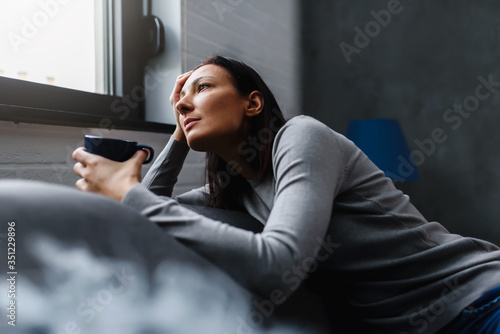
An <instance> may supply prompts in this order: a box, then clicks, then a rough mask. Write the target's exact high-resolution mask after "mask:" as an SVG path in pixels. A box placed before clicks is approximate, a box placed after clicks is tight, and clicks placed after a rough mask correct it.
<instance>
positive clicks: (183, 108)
mask: <svg viewBox="0 0 500 334" xmlns="http://www.w3.org/2000/svg"><path fill="white" fill-rule="evenodd" d="M175 108H176V109H177V111H179V112H180V113H181V114H182V115H186V114H187V113H188V112H190V111H192V110H193V106H192V104H191V102H190V101H189V99H188V98H186V95H184V96H183V97H182V98H181V99H180V100H179V101H178V102H177V104H176V105H175Z"/></svg>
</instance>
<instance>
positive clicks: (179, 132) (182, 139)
mask: <svg viewBox="0 0 500 334" xmlns="http://www.w3.org/2000/svg"><path fill="white" fill-rule="evenodd" d="M172 137H174V138H175V139H177V141H180V142H183V143H186V136H185V135H184V131H182V129H181V128H180V127H176V128H175V131H174V133H172Z"/></svg>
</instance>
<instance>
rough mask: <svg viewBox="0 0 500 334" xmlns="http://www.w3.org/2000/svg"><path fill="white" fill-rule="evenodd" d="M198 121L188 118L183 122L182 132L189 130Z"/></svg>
mask: <svg viewBox="0 0 500 334" xmlns="http://www.w3.org/2000/svg"><path fill="white" fill-rule="evenodd" d="M199 121H200V120H199V119H193V118H188V119H186V120H185V121H184V130H186V131H187V130H189V129H191V128H192V127H193V126H194V125H195V124H196V123H198V122H199Z"/></svg>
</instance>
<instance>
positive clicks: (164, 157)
mask: <svg viewBox="0 0 500 334" xmlns="http://www.w3.org/2000/svg"><path fill="white" fill-rule="evenodd" d="M188 153H189V146H188V145H187V144H186V143H183V142H180V141H178V140H176V139H175V138H174V137H173V136H172V137H170V139H169V141H168V143H167V145H166V146H165V148H164V149H163V150H162V152H161V153H160V154H159V155H158V157H157V158H156V160H155V162H154V163H153V165H152V166H151V168H150V169H149V170H148V172H147V173H146V175H145V176H144V178H143V179H142V184H143V185H144V186H146V187H147V188H148V189H149V190H150V191H151V192H153V193H154V194H156V195H159V196H166V197H171V196H172V192H173V189H174V186H175V184H176V183H177V178H178V176H179V173H180V171H181V169H182V166H183V165H184V161H185V160H186V156H187V154H188ZM205 191H206V190H205V187H201V188H198V189H193V190H191V191H188V192H187V193H184V194H182V195H179V196H178V197H176V200H177V201H179V202H180V203H186V204H197V205H202V204H203V203H204V202H205V201H204V199H205Z"/></svg>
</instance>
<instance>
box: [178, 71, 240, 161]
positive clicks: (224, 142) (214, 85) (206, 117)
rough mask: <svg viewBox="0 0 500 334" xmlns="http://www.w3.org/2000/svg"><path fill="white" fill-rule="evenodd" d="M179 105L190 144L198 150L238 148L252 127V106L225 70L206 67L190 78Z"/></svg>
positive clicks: (181, 122) (182, 123)
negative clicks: (249, 120) (248, 117)
mask: <svg viewBox="0 0 500 334" xmlns="http://www.w3.org/2000/svg"><path fill="white" fill-rule="evenodd" d="M180 96H181V99H180V100H179V102H178V103H177V105H176V109H177V110H178V111H179V113H180V115H179V120H180V124H181V126H182V129H183V131H184V134H185V135H186V139H187V143H188V145H189V146H190V147H191V148H192V149H194V150H196V151H213V152H216V153H218V151H221V150H223V149H224V148H225V147H237V145H239V144H240V143H241V141H242V140H243V139H244V137H245V135H246V132H247V128H248V124H247V122H246V117H245V110H246V106H247V105H248V103H249V100H248V98H247V97H245V96H242V95H241V94H240V93H239V91H238V90H237V89H236V87H235V86H234V84H233V81H232V80H231V77H230V74H229V73H228V72H227V71H226V69H224V68H223V67H220V66H217V65H211V64H210V65H204V66H202V67H200V68H198V69H196V70H195V71H194V72H193V73H192V74H191V76H190V77H189V78H188V80H187V81H186V83H185V84H184V87H183V88H182V91H181V95H180Z"/></svg>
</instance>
